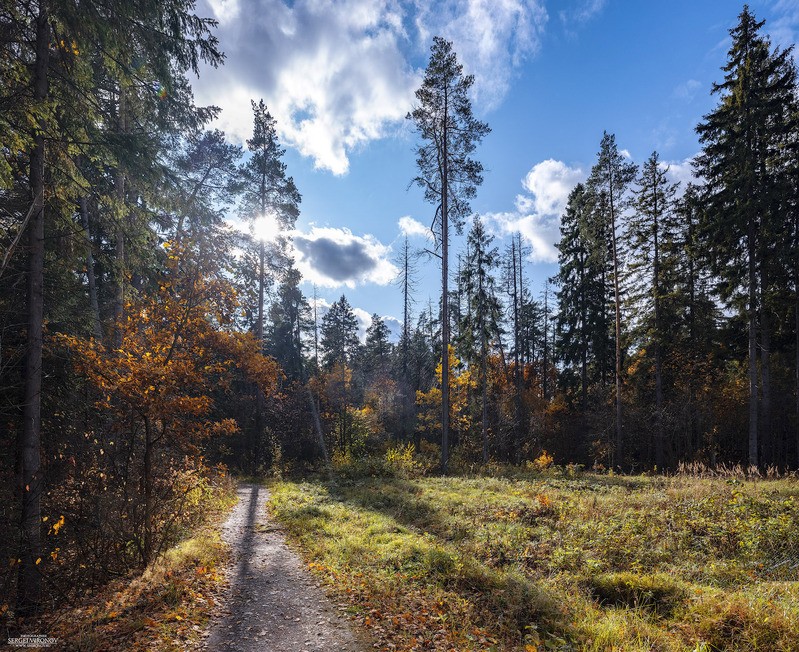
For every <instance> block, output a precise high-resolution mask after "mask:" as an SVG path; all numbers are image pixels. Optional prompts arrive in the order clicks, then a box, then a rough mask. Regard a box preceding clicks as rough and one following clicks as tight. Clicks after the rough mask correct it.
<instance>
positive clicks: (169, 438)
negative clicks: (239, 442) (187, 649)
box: [9, 245, 279, 603]
mask: <svg viewBox="0 0 799 652" xmlns="http://www.w3.org/2000/svg"><path fill="white" fill-rule="evenodd" d="M166 253H167V260H166V263H165V269H164V270H163V274H162V275H161V276H160V278H159V280H158V284H157V287H156V288H155V289H154V290H153V291H151V292H149V293H141V294H137V295H135V296H132V297H131V298H130V300H129V301H128V302H127V303H126V306H125V318H124V320H123V321H122V322H120V323H117V324H116V326H115V330H114V332H113V333H111V334H109V337H107V338H103V339H102V340H98V339H95V338H84V337H80V336H77V335H70V334H65V333H53V334H52V335H51V337H50V340H49V355H51V356H53V357H56V356H57V357H58V358H59V359H61V360H62V368H63V371H62V373H64V374H65V375H68V376H69V377H70V378H71V387H70V392H71V393H70V395H69V396H68V397H65V398H64V399H63V401H64V405H63V407H62V409H61V410H59V411H56V416H57V417H58V422H54V423H53V424H52V426H53V428H54V429H55V428H57V429H58V432H59V438H58V440H57V444H54V445H52V447H51V448H49V449H48V450H46V459H45V464H46V465H47V468H48V473H47V477H48V486H47V491H46V494H45V497H44V500H43V511H42V520H43V521H44V523H43V525H44V526H45V528H46V529H45V535H46V536H45V550H44V551H43V552H44V554H43V556H42V559H41V561H40V562H39V567H40V568H41V570H42V573H43V574H44V575H45V576H46V577H47V580H48V586H49V594H50V595H51V596H52V601H53V602H54V603H58V602H60V601H62V600H63V599H64V598H65V597H68V596H70V595H72V594H74V593H76V592H79V591H82V590H84V589H87V588H91V587H98V586H100V585H102V584H103V583H104V582H107V581H108V580H109V579H112V578H114V577H119V576H125V575H127V574H129V573H131V572H133V571H134V570H137V569H140V568H142V567H143V566H145V565H146V564H148V563H149V562H151V561H152V560H153V559H154V558H156V557H157V556H158V555H159V554H160V553H162V552H163V551H165V550H166V549H167V548H168V547H169V546H170V545H172V544H174V543H175V542H176V541H178V540H179V539H180V538H182V537H183V536H185V535H186V534H187V533H189V532H190V531H191V530H192V529H193V528H195V527H196V526H197V525H198V524H199V523H201V522H202V521H203V519H204V518H205V513H206V512H207V511H208V503H209V501H211V500H212V499H213V496H214V495H215V491H216V489H217V488H218V487H219V486H220V484H221V483H224V482H226V479H225V475H226V472H225V469H224V467H222V466H219V465H217V464H215V463H210V462H208V461H206V458H205V456H204V450H205V448H206V445H207V443H208V442H209V440H211V439H228V438H229V437H230V436H231V435H234V434H236V433H237V432H238V431H239V430H240V425H239V423H238V421H237V419H236V417H237V414H236V413H235V412H234V411H231V409H230V401H229V397H230V394H231V392H232V387H233V386H234V383H236V382H240V381H246V382H248V383H252V384H255V385H256V386H258V387H259V388H260V389H261V390H262V391H263V392H264V394H265V395H266V396H270V395H272V394H274V392H275V389H276V384H277V380H278V373H279V372H278V368H277V365H276V364H275V362H274V361H273V360H272V359H270V358H267V357H265V356H264V355H262V354H261V347H260V344H259V343H258V342H257V340H256V339H255V338H254V337H253V336H252V335H251V334H248V333H242V332H240V331H237V330H236V329H235V328H234V317H235V311H236V310H238V303H237V300H236V297H235V294H234V292H233V290H232V288H231V287H230V285H229V284H228V283H227V282H226V281H225V280H224V278H221V277H220V276H218V275H211V274H209V273H207V271H206V270H205V269H204V268H203V263H202V261H199V262H198V257H197V256H196V255H193V254H192V252H190V251H184V250H182V249H180V248H178V247H177V246H175V245H170V246H168V247H167V251H166ZM70 396H71V399H70ZM70 400H71V402H72V403H73V404H79V405H81V409H80V410H70V409H69V407H68V405H69V402H70ZM48 425H49V424H48ZM13 562H14V560H13V558H12V566H13ZM9 586H10V580H9ZM9 602H11V601H10V600H9Z"/></svg>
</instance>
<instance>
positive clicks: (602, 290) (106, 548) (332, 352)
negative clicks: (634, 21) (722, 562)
mask: <svg viewBox="0 0 799 652" xmlns="http://www.w3.org/2000/svg"><path fill="white" fill-rule="evenodd" d="M192 11H193V9H192V8H191V3H187V2H183V1H177V0H165V1H163V2H145V3H128V2H120V1H118V0H110V1H109V2H106V3H102V4H97V3H79V4H77V5H74V6H73V4H70V3H52V2H49V1H47V0H43V1H40V2H36V3H33V2H21V1H20V2H17V1H10V2H5V3H4V4H3V8H2V10H0V52H2V57H0V78H2V84H1V85H0V87H2V89H3V90H2V94H0V138H1V139H2V141H1V142H0V154H1V155H0V246H1V247H2V249H1V252H2V261H1V263H0V264H2V267H0V444H1V445H0V477H1V479H0V508H1V509H2V528H3V530H4V531H5V532H6V533H8V536H6V535H5V534H4V535H3V536H0V553H2V556H4V557H5V558H8V559H11V560H12V563H11V568H10V569H7V570H6V571H5V572H4V574H3V575H2V576H0V578H1V579H2V582H3V584H2V587H0V588H2V590H3V593H4V595H6V596H7V595H10V594H12V593H13V592H14V591H15V590H16V591H17V595H16V598H15V599H16V604H17V607H18V613H20V614H25V613H30V612H33V611H35V610H36V609H37V608H38V607H39V605H40V604H41V599H42V590H43V588H42V582H43V581H44V580H43V579H42V578H43V577H44V578H47V577H51V578H56V579H51V580H46V581H48V582H56V583H57V590H56V589H54V588H53V587H52V586H50V585H49V584H48V589H47V591H48V593H47V594H48V595H58V594H59V592H61V594H63V593H68V592H69V591H71V590H73V589H74V588H77V587H81V586H88V585H92V584H93V583H97V582H101V581H105V580H106V579H107V578H109V577H113V576H116V575H119V574H122V573H124V572H125V571H126V570H128V569H130V568H133V567H136V566H138V565H141V564H143V563H147V562H149V561H150V560H151V559H152V558H153V557H154V556H156V555H158V553H159V552H160V551H161V550H162V549H163V547H164V546H165V545H166V544H167V543H168V542H169V541H171V540H173V539H174V537H175V536H176V533H177V532H179V531H180V529H181V528H182V527H185V526H186V524H187V522H186V519H187V518H189V517H188V516H186V514H189V513H190V512H188V511H185V510H184V502H183V501H184V500H185V497H186V496H187V495H188V494H189V491H190V490H191V489H193V488H196V487H198V486H199V487H202V486H204V483H207V482H208V481H209V480H208V478H209V477H213V476H214V474H221V473H224V472H226V471H225V469H232V470H235V471H238V472H242V473H247V474H253V475H255V474H264V473H270V472H273V471H274V472H280V473H289V472H303V471H307V470H314V469H320V468H324V467H326V466H330V465H331V464H332V465H334V466H335V465H336V464H340V463H349V462H353V461H357V460H368V459H377V458H384V457H385V456H386V455H389V456H391V455H394V456H396V455H417V456H423V457H424V456H426V457H427V458H429V459H431V460H436V465H437V466H438V467H439V468H442V469H443V470H445V471H451V472H462V471H472V470H478V469H479V468H480V467H481V466H482V465H487V464H513V465H523V464H526V463H532V461H533V460H536V459H541V458H542V456H543V457H544V458H547V457H548V456H551V457H552V458H554V461H555V463H556V464H563V465H566V464H582V465H585V466H586V467H594V468H596V469H599V470H613V471H614V472H616V471H623V472H642V471H658V472H667V471H672V470H676V469H677V468H678V466H679V465H680V464H686V463H702V464H705V465H707V466H711V467H712V466H716V465H720V464H742V465H745V466H749V465H754V466H757V467H760V468H761V469H763V470H765V469H768V468H773V469H775V470H778V471H785V470H792V469H797V468H799V92H798V91H797V77H796V63H795V59H794V56H793V53H792V51H791V50H790V49H788V50H783V49H780V48H778V47H775V46H774V45H772V44H771V42H770V40H769V38H768V37H767V36H766V34H765V31H764V29H763V27H764V24H763V22H761V21H758V20H757V19H756V17H755V16H754V15H753V14H752V13H751V12H750V10H749V9H748V8H747V7H745V8H744V9H743V11H742V13H741V14H740V16H739V19H738V23H737V25H736V26H735V27H734V28H733V29H732V30H731V36H732V45H731V48H730V50H729V53H728V55H727V63H726V65H725V66H724V68H723V69H722V70H721V72H720V73H719V79H718V81H717V83H716V84H715V85H714V87H713V95H714V97H715V98H716V105H715V108H714V109H713V110H712V111H711V112H710V113H708V114H707V115H706V116H704V118H703V119H702V121H701V122H700V124H699V125H697V127H696V130H697V133H698V136H699V141H700V143H701V151H700V153H699V154H698V156H697V157H696V158H695V159H694V171H695V176H696V178H695V181H694V182H693V183H691V184H687V185H677V184H674V183H672V182H671V181H670V180H669V176H668V171H667V166H666V165H664V163H663V162H662V161H661V159H660V157H659V155H658V153H657V152H653V153H652V155H651V156H650V157H649V159H648V160H647V161H646V162H645V163H644V164H643V165H642V166H640V167H639V166H636V165H635V164H634V163H632V162H630V161H629V160H628V159H627V158H626V157H625V156H623V155H622V153H621V150H620V149H619V146H617V143H616V140H615V137H614V135H612V134H608V133H606V134H604V135H602V134H597V145H598V153H597V158H596V161H595V163H594V165H593V168H592V170H591V173H590V176H589V177H588V179H587V181H586V182H585V183H582V184H578V185H577V186H576V187H575V188H574V189H573V190H572V192H571V194H570V196H569V201H568V206H567V209H566V211H565V213H564V214H563V216H562V220H561V238H560V243H559V244H558V245H557V248H558V251H559V264H560V271H559V272H558V273H557V274H556V275H555V276H554V277H553V278H552V279H550V280H549V281H548V282H547V283H546V285H545V286H544V287H543V288H540V287H539V288H535V289H534V288H532V287H531V283H530V279H529V278H527V277H526V275H525V273H524V270H525V258H526V256H527V255H528V252H527V250H526V248H525V243H524V241H523V240H522V239H521V236H515V237H514V239H513V241H512V243H511V245H510V246H509V247H506V248H503V249H500V248H499V247H498V246H497V245H496V244H495V241H494V237H493V236H492V234H491V233H490V232H489V231H488V230H487V229H486V227H485V225H484V224H483V223H482V222H481V220H480V218H479V217H478V216H475V215H473V214H472V212H471V208H470V205H469V202H470V200H471V199H472V198H473V197H474V196H476V193H478V192H479V186H480V183H481V182H482V175H483V169H482V165H481V164H480V163H479V161H478V160H477V158H476V157H477V155H478V154H479V143H480V141H481V140H482V139H483V137H485V136H487V134H488V133H489V131H490V129H489V126H488V125H487V124H485V123H483V122H480V121H478V120H477V119H476V118H475V117H474V116H473V114H472V111H471V105H470V101H469V88H470V86H471V83H472V81H473V79H472V78H471V77H469V76H465V75H463V72H462V69H461V66H460V64H459V63H458V61H457V56H456V53H455V52H454V51H453V49H452V44H451V43H449V42H447V41H445V40H443V39H440V38H436V39H435V40H434V43H433V47H432V50H431V58H430V64H429V66H428V68H427V71H426V75H425V78H424V82H423V83H422V86H421V87H420V88H419V90H418V91H417V93H416V104H415V105H414V107H413V108H412V110H411V112H410V113H409V116H408V117H409V122H411V123H412V124H413V126H414V127H415V134H416V136H417V142H416V154H417V167H416V169H409V170H408V175H407V177H406V178H401V179H397V180H396V183H397V184H403V185H404V184H407V183H408V181H409V180H414V181H415V182H416V184H417V185H418V186H419V189H420V190H421V191H422V192H423V193H424V195H425V198H426V199H427V200H428V201H429V203H430V207H431V213H430V221H431V222H432V223H433V232H434V236H435V246H433V247H431V249H432V251H431V252H428V253H420V252H416V251H414V250H413V249H412V248H411V247H410V245H409V244H408V243H407V241H406V243H405V246H404V248H403V249H402V251H401V252H400V255H401V260H400V263H399V267H400V268H401V274H400V277H399V278H398V279H397V287H396V290H395V291H397V292H401V293H402V296H403V303H404V314H403V316H402V331H401V333H400V336H399V340H398V341H396V342H392V341H391V338H390V337H389V330H388V328H387V326H386V324H385V323H384V321H383V320H382V319H381V317H380V316H379V315H374V316H373V317H372V323H371V326H370V327H369V329H368V331H367V333H366V339H365V341H364V342H361V341H360V340H359V337H358V323H357V320H356V317H355V314H354V312H353V308H352V306H351V305H350V303H349V302H348V300H347V298H346V297H345V296H342V297H341V298H340V299H339V300H338V301H336V302H335V303H333V305H332V306H331V307H330V308H329V309H328V310H327V311H326V312H325V313H324V314H323V315H322V314H320V313H319V312H318V310H317V305H318V302H317V301H315V297H308V296H305V295H304V294H303V292H302V291H301V289H300V285H301V283H302V278H301V275H300V273H299V272H298V271H297V269H296V267H295V266H294V261H293V260H292V259H291V257H290V255H289V254H288V241H287V238H288V237H289V236H288V234H289V233H290V231H291V230H292V229H293V228H294V225H295V222H296V220H297V217H298V216H299V214H300V210H301V203H302V201H301V199H302V197H301V193H302V188H297V187H296V186H295V183H294V181H293V179H292V177H291V176H290V170H288V169H287V167H286V164H285V163H284V162H283V155H284V153H285V150H284V149H283V148H282V146H281V144H280V142H279V139H278V135H277V133H278V132H277V125H276V123H275V120H274V118H273V117H272V116H271V114H270V113H269V110H268V107H267V106H266V105H265V104H264V102H263V101H260V102H256V101H253V103H252V109H253V127H254V129H253V136H252V138H251V139H250V140H248V141H247V143H246V148H243V147H240V146H238V145H235V144H231V143H230V142H229V141H228V140H227V139H226V136H225V135H224V134H223V133H221V132H220V131H218V130H212V129H209V127H208V126H209V125H210V124H211V123H212V121H213V119H214V117H215V116H216V114H217V110H216V109H214V108H213V107H197V106H195V104H194V101H193V97H192V93H191V87H190V84H189V76H190V75H191V74H194V73H197V72H198V70H199V67H200V64H201V62H205V63H207V64H210V65H213V66H216V65H221V64H222V53H221V50H220V47H219V44H218V43H217V41H216V38H215V37H214V33H213V29H214V21H212V20H209V19H202V18H199V17H197V16H196V15H194V14H193V13H192ZM412 192H418V190H416V189H414V190H412ZM264 216H269V217H270V219H272V220H274V221H275V222H276V224H277V227H278V228H277V229H276V231H275V234H274V237H272V238H271V239H258V238H256V237H254V236H250V235H247V234H245V233H242V232H240V231H238V230H235V229H233V228H231V226H230V224H229V222H228V218H232V217H237V218H239V219H242V220H244V221H245V222H253V221H255V220H257V219H260V218H263V217H264ZM453 230H454V231H455V232H463V231H465V232H466V233H467V234H468V235H467V239H466V244H465V248H463V249H462V250H460V251H457V252H455V253H454V255H453V252H451V251H449V245H450V240H451V234H452V231H453ZM422 264H423V265H424V267H425V268H426V269H436V268H437V267H438V265H439V264H441V267H442V276H441V281H442V293H441V295H440V296H439V297H437V298H436V299H435V300H432V301H426V300H423V299H422V297H419V296H417V294H416V293H415V285H416V280H417V279H418V278H419V275H420V274H421V273H422ZM65 523H66V524H67V526H68V527H67V526H65V525H64V524H65ZM62 528H64V532H66V534H63V533H62V535H59V531H60V530H61V529H62ZM59 536H61V537H62V538H59ZM64 537H67V538H64ZM43 570H44V572H42V571H43ZM17 580H19V581H18V583H17ZM16 586H18V588H17V589H15V588H14V587H16ZM4 599H5V598H4Z"/></svg>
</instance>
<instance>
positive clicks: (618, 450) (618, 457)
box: [609, 189, 624, 467]
mask: <svg viewBox="0 0 799 652" xmlns="http://www.w3.org/2000/svg"><path fill="white" fill-rule="evenodd" d="M609 194H610V228H611V234H610V236H611V241H612V243H613V303H614V304H615V305H614V311H615V316H616V445H615V446H614V448H613V457H614V461H615V466H616V467H621V465H622V462H623V459H624V451H623V439H622V421H621V418H622V406H621V292H620V290H619V254H618V248H617V238H616V211H615V210H614V207H613V192H612V189H611V192H610V193H609Z"/></svg>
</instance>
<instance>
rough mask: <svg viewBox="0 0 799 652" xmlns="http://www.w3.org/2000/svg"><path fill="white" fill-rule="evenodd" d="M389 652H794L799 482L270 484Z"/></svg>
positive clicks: (523, 477)
mask: <svg viewBox="0 0 799 652" xmlns="http://www.w3.org/2000/svg"><path fill="white" fill-rule="evenodd" d="M270 509H271V510H272V513H273V515H274V516H275V517H276V518H277V519H278V520H279V521H280V522H281V523H282V524H283V525H284V527H286V529H287V531H288V533H289V535H290V537H291V538H292V539H293V540H294V541H295V542H296V543H297V544H299V547H300V548H301V550H302V551H303V553H304V555H305V556H306V558H307V560H308V562H309V565H310V567H311V569H312V570H313V571H314V572H315V573H316V574H317V575H319V576H320V577H322V578H323V579H324V580H325V581H326V582H327V583H328V584H329V585H330V586H331V587H332V588H333V589H334V590H337V591H339V592H340V593H341V594H342V595H343V596H345V597H346V600H347V601H348V604H350V607H351V610H352V611H353V612H355V613H357V614H358V615H359V617H360V619H361V620H362V622H363V623H364V624H365V625H366V626H367V627H368V628H369V629H370V630H371V632H372V634H373V635H374V636H375V637H376V638H377V639H378V640H379V641H381V644H383V645H385V646H386V647H389V646H394V648H392V649H405V650H414V649H418V650H426V649H436V650H439V649H440V650H444V649H457V650H485V649H496V650H513V649H521V650H528V649H529V650H532V649H539V650H544V649H546V650H564V651H566V650H596V651H599V650H613V649H617V650H664V651H671V650H675V651H676V650H687V651H694V650H708V651H710V650H744V649H745V650H764V651H765V650H769V651H770V650H796V649H799V603H798V602H797V588H796V586H797V580H799V483H797V482H796V481H795V480H789V479H783V480H759V481H757V482H748V481H746V482H744V481H739V480H733V481H731V480H724V479H705V478H688V477H674V478H661V477H643V476H641V477H623V476H621V477H620V476H615V477H608V476H600V475H592V474H584V473H577V474H575V473H566V472H563V473H560V472H557V471H551V472H546V473H544V474H532V473H527V474H518V473H517V474H516V475H515V476H514V477H480V476H478V477H468V478H463V477H460V478H458V477H451V478H416V479H413V478H396V477H395V478H381V477H368V478H347V479H339V480H338V482H326V481H318V482H304V483H293V482H280V483H276V484H275V485H274V486H273V492H272V497H271V501H270Z"/></svg>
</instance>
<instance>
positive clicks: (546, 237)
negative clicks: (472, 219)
mask: <svg viewBox="0 0 799 652" xmlns="http://www.w3.org/2000/svg"><path fill="white" fill-rule="evenodd" d="M482 217H483V219H484V220H485V222H486V225H487V226H488V228H490V229H491V230H492V231H494V232H497V233H498V234H499V235H511V234H514V233H521V235H522V237H523V238H524V239H525V241H526V242H527V244H528V245H529V246H530V260H532V261H533V262H536V263H554V262H556V261H557V260H558V250H557V249H556V248H555V243H556V242H557V241H558V239H559V238H560V216H557V215H538V214H535V213H533V214H524V213H518V212H512V213H486V214H485V215H483V216H482Z"/></svg>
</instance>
